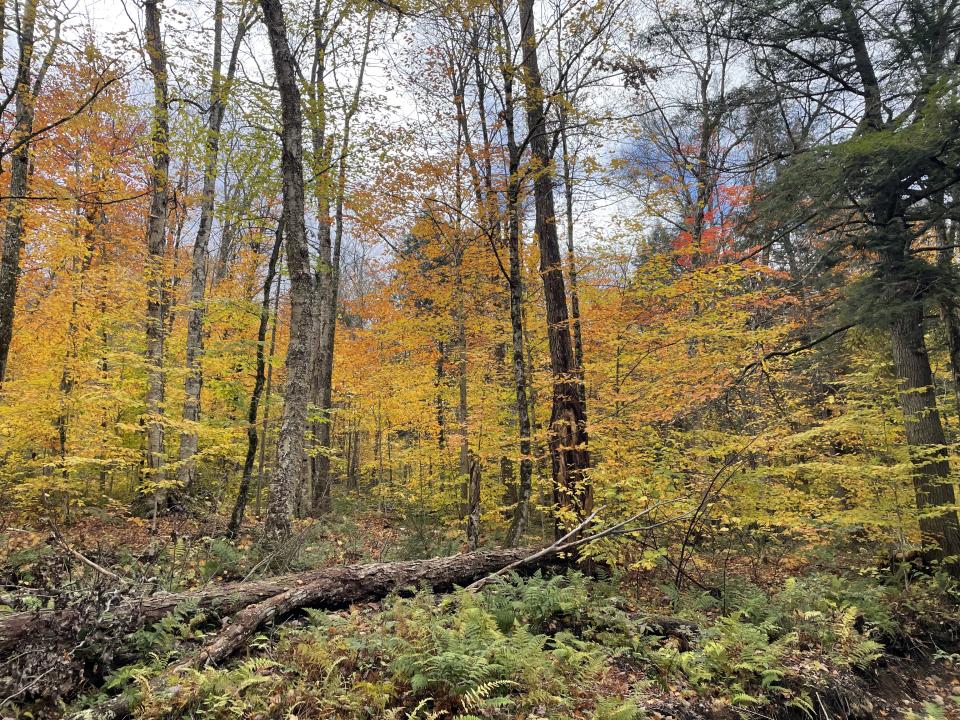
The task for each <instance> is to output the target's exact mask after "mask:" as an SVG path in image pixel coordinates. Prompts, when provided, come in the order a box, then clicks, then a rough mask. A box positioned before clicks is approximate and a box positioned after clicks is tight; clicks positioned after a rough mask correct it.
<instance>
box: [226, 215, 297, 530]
mask: <svg viewBox="0 0 960 720" xmlns="http://www.w3.org/2000/svg"><path fill="white" fill-rule="evenodd" d="M282 246H283V218H282V217H281V218H280V222H279V224H278V226H277V235H276V238H275V239H274V241H273V249H272V250H271V251H270V260H269V261H268V263H267V275H266V277H265V278H264V279H263V299H262V300H261V302H260V325H259V327H258V328H257V371H256V375H255V376H254V379H253V392H252V393H250V406H249V408H248V410H247V454H246V456H245V457H244V460H243V474H242V475H241V476H240V489H239V490H238V492H237V502H236V503H235V504H234V506H233V513H232V514H231V515H230V525H229V527H228V528H227V534H228V535H229V536H230V537H236V536H237V533H239V532H240V526H241V525H242V524H243V516H244V514H245V513H246V510H247V498H248V497H249V495H250V480H251V478H253V466H254V463H255V461H256V458H257V445H258V442H259V441H260V438H259V437H258V434H257V414H258V412H259V409H260V396H261V394H262V393H263V387H264V385H265V384H266V377H267V373H266V366H267V360H266V354H267V353H266V347H265V345H266V342H267V326H268V325H269V324H270V291H271V289H272V288H273V280H274V278H275V277H276V275H277V264H278V262H279V260H280V248H281V247H282ZM274 322H276V320H274ZM264 440H265V438H264Z"/></svg>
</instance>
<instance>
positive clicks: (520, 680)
mask: <svg viewBox="0 0 960 720" xmlns="http://www.w3.org/2000/svg"><path fill="white" fill-rule="evenodd" d="M361 497H362V496H360V495H352V496H350V497H349V498H344V499H343V500H342V501H339V502H338V503H337V504H336V506H335V514H334V516H335V517H336V518H337V519H336V520H335V521H331V520H332V517H333V516H332V517H331V518H328V519H326V520H327V521H319V522H318V521H314V520H310V521H304V523H303V524H302V526H300V525H298V527H297V532H296V533H295V534H294V536H293V538H294V539H293V542H291V543H290V545H289V546H288V547H287V548H286V549H285V550H284V551H283V552H281V553H277V551H276V550H271V551H269V552H265V551H264V550H263V548H262V547H258V544H259V541H260V538H258V537H257V534H256V533H252V532H251V533H245V534H244V536H243V537H241V538H238V539H237V540H235V541H229V540H226V539H224V533H225V530H226V527H227V524H228V522H229V518H228V517H217V516H216V515H210V516H208V517H207V518H206V519H205V520H203V521H199V520H196V519H187V518H184V517H173V518H163V519H161V520H160V521H159V522H158V527H157V529H156V532H155V533H153V532H151V528H150V524H149V522H148V521H144V520H139V521H138V520H137V519H135V518H125V519H122V520H121V519H119V518H115V517H106V516H105V515H104V514H103V513H101V512H99V511H91V512H89V513H81V514H80V516H79V517H77V518H76V519H75V520H74V521H73V522H72V523H71V524H70V525H69V526H65V527H62V528H55V531H54V532H51V529H50V528H44V527H36V528H32V529H31V528H29V527H28V526H29V523H24V525H25V526H24V527H16V528H14V529H13V530H12V532H11V533H10V534H8V535H6V536H5V538H4V539H5V541H6V547H7V550H6V551H5V553H4V555H3V557H2V571H3V572H2V576H0V577H2V581H3V587H4V588H5V590H4V592H3V593H2V596H0V601H2V603H3V606H2V611H0V647H2V648H3V650H4V653H3V655H4V657H3V659H2V660H0V692H2V694H3V695H4V696H5V701H4V703H3V705H2V706H0V707H2V715H0V716H2V717H4V718H7V717H10V718H27V717H34V718H37V717H41V718H42V717H50V718H59V717H71V718H100V717H102V718H109V717H127V716H132V717H136V718H178V717H194V718H231V717H247V718H312V717H317V718H321V717H324V718H325V717H329V718H364V717H369V718H411V719H413V718H475V717H480V718H596V719H597V720H601V719H610V720H612V719H615V718H617V719H619V718H681V719H688V718H689V719H690V720H693V719H697V718H703V719H705V720H707V719H709V720H713V719H716V720H723V719H725V718H731V719H732V718H745V717H760V718H776V719H780V718H784V719H785V718H824V720H826V719H827V718H860V719H862V720H868V719H871V718H917V719H922V720H936V719H938V718H952V717H958V716H960V668H958V666H957V663H958V662H960V606H958V604H957V594H956V592H957V591H956V589H955V588H956V586H955V584H953V583H952V582H950V581H949V580H948V579H947V578H946V577H945V576H944V575H942V574H939V575H936V576H931V575H929V574H926V573H925V571H924V570H923V568H922V567H921V566H920V565H918V564H917V563H916V561H914V562H904V563H902V564H901V565H900V566H897V567H895V568H891V567H890V566H889V564H887V565H884V563H883V559H881V558H876V560H877V561H878V562H877V564H876V567H875V568H874V570H873V571H872V572H865V571H864V567H863V562H862V561H863V558H862V556H858V555H860V554H859V553H858V549H857V548H856V547H853V546H851V547H850V548H847V549H846V550H845V552H836V553H834V554H832V555H831V557H830V558H829V559H828V560H825V559H824V558H823V557H822V556H820V557H817V556H816V553H811V552H810V551H811V547H809V546H808V547H804V546H803V545H802V544H792V545H791V546H790V547H786V546H783V547H778V546H777V545H776V543H771V544H770V545H769V546H768V547H767V548H766V550H765V551H764V552H763V553H761V554H754V555H746V554H743V553H738V552H732V553H731V552H729V551H727V552H725V553H724V559H723V562H724V565H725V570H724V571H723V573H717V572H715V571H710V570H703V571H701V570H700V569H697V568H696V567H694V568H691V575H690V577H689V580H688V582H687V583H686V587H685V588H679V589H678V588H677V587H676V585H675V582H676V579H675V577H672V576H670V575H667V574H665V573H664V572H662V571H661V570H657V569H650V570H642V571H636V572H633V573H628V574H626V575H624V574H622V573H615V574H612V575H611V574H610V573H609V572H607V570H606V569H597V568H594V570H593V573H592V575H584V574H583V573H582V572H581V570H580V569H577V568H576V567H575V565H576V561H575V558H574V556H573V555H570V556H569V557H565V558H558V557H552V558H549V560H548V561H546V562H537V563H531V564H529V565H526V566H520V567H518V568H516V570H514V571H511V572H510V573H507V574H504V575H502V576H501V577H499V578H498V579H496V580H493V581H491V582H489V583H488V584H487V585H485V586H483V587H481V588H478V589H476V590H469V589H468V590H464V589H462V586H466V585H468V584H469V583H470V582H471V581H473V580H476V579H481V578H486V577H488V576H489V575H490V574H492V573H493V572H495V571H496V570H497V569H499V568H500V567H503V566H504V565H505V564H506V560H503V559H500V560H497V561H494V562H493V563H492V564H489V565H488V567H486V568H484V569H481V570H479V571H478V570H477V569H476V568H473V569H472V570H468V571H463V570H458V571H457V572H459V573H460V575H459V582H458V583H457V584H458V585H459V586H460V587H459V588H457V587H449V586H447V585H439V584H436V581H435V580H434V581H433V585H434V587H431V580H430V579H425V578H421V579H420V581H419V582H417V583H413V582H411V583H409V584H407V583H404V582H401V584H400V586H398V587H396V588H394V589H392V590H390V589H384V588H383V587H382V586H383V584H384V583H386V582H387V580H386V574H385V573H384V572H382V571H378V572H375V573H373V574H372V577H373V578H375V584H376V585H378V586H380V587H378V589H373V590H370V593H371V594H370V595H368V596H366V597H364V599H362V600H358V601H354V602H350V603H349V604H348V605H347V604H346V603H342V602H340V601H339V600H331V599H330V598H329V596H323V598H322V599H319V600H316V599H315V600H314V601H312V602H307V603H305V604H304V605H303V606H297V608H296V609H291V610H287V611H284V612H282V613H279V614H277V615H275V616H269V617H267V618H266V619H265V620H263V622H262V624H259V625H257V626H256V627H254V628H251V629H250V631H249V635H248V636H245V637H244V639H243V641H242V642H240V643H238V644H236V645H235V646H234V647H233V648H232V649H231V650H230V651H229V652H228V654H224V655H221V656H217V658H215V660H214V659H211V658H209V657H207V658H205V659H203V660H202V661H197V655H198V653H199V652H200V651H201V650H203V649H208V648H210V647H211V645H212V644H215V642H216V641H217V640H218V639H220V638H222V637H223V635H224V634H226V630H227V629H228V628H229V627H232V626H233V625H232V624H233V623H235V622H236V618H237V617H238V615H237V613H238V612H240V611H241V609H242V608H245V607H249V606H251V605H253V604H255V603H256V602H259V601H261V600H262V599H263V598H270V597H271V596H272V595H274V594H275V593H278V592H280V591H285V590H289V589H290V588H294V589H296V588H302V587H304V586H305V585H309V583H310V582H311V578H313V577H315V576H316V575H317V572H318V571H320V572H323V569H324V568H327V569H329V570H331V571H336V570H341V569H344V568H350V567H358V566H361V567H376V564H377V563H384V562H388V563H390V562H393V563H396V562H398V561H400V564H401V565H403V564H404V563H403V562H402V560H405V559H407V558H421V557H432V556H433V555H434V553H435V552H438V551H440V549H441V548H447V549H449V548H450V545H449V540H450V538H444V537H443V533H441V532H438V531H436V530H434V531H428V532H426V533H425V534H422V536H421V537H420V542H419V546H412V545H411V543H410V542H409V539H410V537H412V536H417V534H418V532H419V533H423V527H422V526H419V529H418V525H417V523H416V522H415V521H414V522H410V521H411V518H410V517H403V516H402V515H397V514H392V515H390V514H385V513H383V512H378V511H377V510H378V508H376V507H374V508H371V507H369V506H368V505H367V503H366V502H364V501H363V500H362V499H361ZM410 512H411V513H415V511H412V510H411V511H410ZM414 520H415V518H414ZM90 538H97V541H96V543H95V544H89V542H88V541H89V539H90ZM598 542H602V539H601V540H600V541H598ZM545 544H546V545H547V546H549V545H550V542H549V541H547V542H546V543H545ZM459 549H460V550H462V551H463V553H462V554H461V555H460V556H459V557H464V558H469V557H471V555H469V554H468V553H469V548H467V547H466V546H464V547H462V548H459ZM490 552H493V553H495V554H500V553H503V552H504V551H498V550H492V551H490ZM75 553H79V554H80V555H82V558H81V557H80V555H76V554H75ZM532 554H533V550H532V549H524V550H522V551H521V552H519V553H515V554H514V555H513V556H512V557H517V558H526V557H529V556H530V555H532ZM845 555H846V556H845ZM408 564H409V563H408ZM418 564H422V563H419V562H415V563H413V565H418ZM855 568H856V569H855ZM278 575H279V576H280V577H281V578H282V580H280V581H279V583H278V585H277V586H276V588H274V589H271V590H267V591H260V594H259V595H257V596H256V597H253V596H251V597H244V599H243V600H242V601H241V602H233V603H231V601H230V600H229V597H230V593H228V592H226V588H229V587H237V586H236V585H235V584H236V583H240V584H241V586H250V585H252V584H253V585H255V584H257V583H267V582H271V581H270V578H271V577H276V576H278ZM785 577H789V578H790V579H789V580H787V581H786V582H784V578H785ZM336 582H338V583H343V582H345V581H344V580H343V579H342V578H339V579H337V581H336ZM167 595H176V597H178V598H179V601H176V602H171V603H169V605H165V607H167V609H168V610H170V608H173V609H172V610H171V611H169V612H168V613H166V612H164V613H158V614H155V615H154V614H151V612H152V611H151V610H150V608H151V607H152V606H151V604H150V603H151V600H156V599H158V598H164V597H166V596H167ZM239 595H240V593H239V592H237V591H234V592H233V596H234V597H239ZM191 596H192V597H193V598H196V599H192V600H191V599H190V598H191ZM201 596H205V597H207V596H208V597H217V598H218V599H217V600H216V601H214V602H208V601H207V600H200V599H199V598H200V597H201ZM125 602H132V608H134V610H133V612H127V611H125V610H123V609H122V608H123V607H124V603H125ZM64 611H70V612H71V613H72V614H71V615H70V616H69V617H65V616H64V617H61V618H60V619H58V620H57V621H56V622H53V623H51V622H47V621H45V622H44V627H48V628H49V627H51V626H52V627H54V628H55V630H54V633H55V638H56V640H55V641H54V642H50V640H51V636H48V637H42V634H41V633H34V632H31V633H29V634H26V635H24V634H21V635H19V636H18V637H17V639H16V646H15V647H12V646H11V645H10V643H11V642H13V641H12V640H11V638H12V637H13V631H12V628H11V626H10V625H9V624H7V623H8V620H9V619H10V618H12V617H14V616H23V615H26V616H36V615H38V614H40V613H51V612H57V613H61V614H63V613H64ZM31 654H33V655H34V657H33V659H31V658H30V655H31ZM118 701H119V702H118Z"/></svg>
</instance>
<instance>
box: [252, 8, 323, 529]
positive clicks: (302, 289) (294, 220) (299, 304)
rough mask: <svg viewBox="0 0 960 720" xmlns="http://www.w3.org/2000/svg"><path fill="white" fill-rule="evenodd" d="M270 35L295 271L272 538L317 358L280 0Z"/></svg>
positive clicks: (298, 111)
mask: <svg viewBox="0 0 960 720" xmlns="http://www.w3.org/2000/svg"><path fill="white" fill-rule="evenodd" d="M260 7H261V8H262V10H263V19H264V23H265V24H266V26H267V33H268V35H269V38H270V49H271V53H272V55H273V66H274V71H275V73H276V79H277V87H278V88H279V91H280V111H281V112H280V115H281V124H282V128H281V142H282V145H283V149H282V155H281V172H282V176H283V218H284V229H285V232H286V244H287V269H288V272H289V274H290V342H289V344H288V345H287V360H286V368H287V380H286V386H285V388H284V403H283V417H282V420H281V425H280V437H279V440H278V447H277V468H276V472H275V473H274V475H273V478H272V480H271V483H270V501H269V506H268V508H267V517H266V526H265V533H266V534H267V537H268V538H270V539H271V540H272V541H274V542H276V541H283V540H285V539H286V538H288V537H289V536H290V530H291V510H292V500H293V492H294V490H295V489H296V487H297V484H298V483H299V482H300V480H301V478H302V476H303V471H304V461H305V449H304V436H305V434H306V430H307V408H308V404H309V400H310V364H311V362H312V359H313V352H312V350H311V338H312V336H313V332H312V331H313V312H314V310H313V306H314V295H315V286H314V276H313V269H312V267H311V263H310V248H309V246H308V244H307V230H306V218H305V209H306V208H305V199H304V182H303V108H302V106H301V97H300V88H299V87H298V85H297V65H296V61H295V59H294V57H293V54H292V53H291V51H290V43H289V41H288V39H287V27H286V22H285V20H284V16H283V7H282V5H281V3H280V0H260Z"/></svg>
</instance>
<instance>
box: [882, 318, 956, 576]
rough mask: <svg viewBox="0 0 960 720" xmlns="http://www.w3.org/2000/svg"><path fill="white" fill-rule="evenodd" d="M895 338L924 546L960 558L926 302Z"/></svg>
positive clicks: (900, 324) (935, 555) (939, 555)
mask: <svg viewBox="0 0 960 720" xmlns="http://www.w3.org/2000/svg"><path fill="white" fill-rule="evenodd" d="M890 339H891V346H892V349H893V364H894V369H895V371H896V374H897V378H898V380H899V390H900V392H899V396H900V407H901V409H902V410H903V421H904V429H905V431H906V436H907V444H908V445H909V447H910V457H911V460H912V462H913V483H914V490H915V493H916V498H917V510H918V511H919V514H920V532H921V535H922V537H923V542H924V544H925V545H927V544H929V545H933V546H935V547H933V549H931V550H930V551H929V552H928V553H927V554H928V556H929V557H930V558H931V559H943V558H946V557H955V556H960V525H958V522H957V512H956V510H955V509H954V507H955V504H956V498H955V494H954V488H953V481H952V479H951V477H950V463H949V462H948V460H947V448H946V437H945V436H944V433H943V426H942V425H941V423H940V414H939V412H938V411H937V398H936V393H935V392H934V389H933V374H932V373H931V371H930V359H929V357H928V356H927V348H926V343H925V341H924V337H923V306H922V304H921V303H919V302H915V303H912V304H910V305H909V306H908V307H907V308H906V309H904V310H903V311H902V312H900V313H898V317H897V318H896V319H895V320H894V322H893V325H892V327H891V331H890ZM938 508H940V509H939V510H938ZM951 567H952V568H953V569H954V571H956V568H957V563H956V562H953V563H951Z"/></svg>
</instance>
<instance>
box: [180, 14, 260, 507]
mask: <svg viewBox="0 0 960 720" xmlns="http://www.w3.org/2000/svg"><path fill="white" fill-rule="evenodd" d="M246 23H247V20H246V18H241V19H240V24H239V26H238V27H237V34H236V37H235V38H234V41H233V50H232V52H231V55H230V61H229V65H228V68H227V75H226V78H225V79H224V78H223V77H222V76H221V65H222V48H223V0H216V2H215V3H214V10H213V27H214V29H213V70H212V71H211V79H210V112H209V115H208V118H207V139H206V152H205V156H204V167H203V191H202V194H201V200H200V223H199V226H198V227H197V237H196V240H194V243H193V263H192V267H191V270H190V292H189V295H188V308H189V313H190V315H189V319H188V321H187V351H186V364H187V374H186V378H185V379H184V387H183V389H184V400H183V419H184V421H185V426H186V429H185V430H184V431H183V432H182V433H181V435H180V466H179V468H178V471H177V472H178V477H179V480H180V485H181V486H182V487H183V489H184V490H185V491H186V492H187V494H189V493H190V490H191V487H192V485H193V479H194V464H193V456H194V455H195V454H196V452H197V446H198V443H197V429H196V423H197V422H199V420H200V390H201V388H202V386H203V377H202V374H201V368H200V357H201V355H202V354H203V323H204V319H205V315H206V307H205V305H204V292H205V290H206V286H207V248H208V246H209V243H210V230H211V227H212V226H213V210H214V205H215V203H216V190H217V169H218V167H219V165H218V162H217V160H218V157H219V153H220V127H221V125H222V123H223V115H224V111H225V109H226V96H227V93H228V92H229V89H230V84H231V83H232V81H233V76H234V74H235V73H236V68H237V57H238V55H239V52H240V44H241V42H242V40H243V36H244V35H245V34H246Z"/></svg>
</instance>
